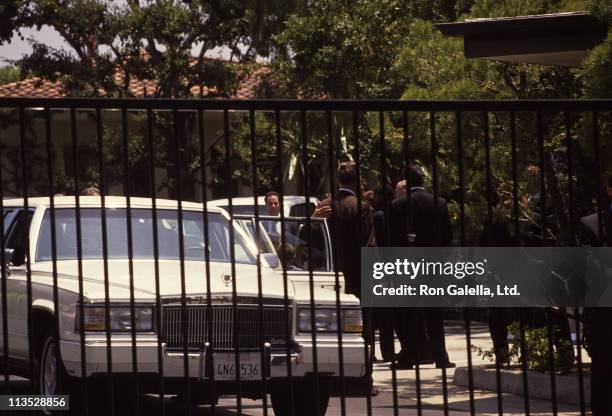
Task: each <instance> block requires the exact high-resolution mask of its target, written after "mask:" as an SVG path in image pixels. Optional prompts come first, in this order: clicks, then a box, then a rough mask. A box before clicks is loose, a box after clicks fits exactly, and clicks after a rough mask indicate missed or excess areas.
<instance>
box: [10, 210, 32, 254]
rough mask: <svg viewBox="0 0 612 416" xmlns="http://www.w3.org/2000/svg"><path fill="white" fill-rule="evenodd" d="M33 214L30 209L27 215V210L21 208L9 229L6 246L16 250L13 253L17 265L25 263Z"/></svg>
mask: <svg viewBox="0 0 612 416" xmlns="http://www.w3.org/2000/svg"><path fill="white" fill-rule="evenodd" d="M32 215H33V213H32V211H28V212H27V215H26V212H25V210H19V212H18V213H17V215H16V216H15V218H14V219H13V221H12V222H11V224H10V226H9V227H8V229H7V239H6V248H12V249H13V250H15V251H14V253H13V264H14V265H16V266H19V265H22V264H23V263H25V256H26V252H27V244H28V233H29V232H30V222H31V221H32Z"/></svg>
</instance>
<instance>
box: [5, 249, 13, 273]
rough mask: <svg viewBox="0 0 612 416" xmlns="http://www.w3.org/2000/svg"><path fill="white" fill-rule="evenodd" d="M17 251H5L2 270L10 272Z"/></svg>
mask: <svg viewBox="0 0 612 416" xmlns="http://www.w3.org/2000/svg"><path fill="white" fill-rule="evenodd" d="M14 253H15V250H13V249H12V248H5V249H4V263H3V264H2V268H3V269H6V270H8V266H9V265H10V264H11V263H12V262H13V254H14Z"/></svg>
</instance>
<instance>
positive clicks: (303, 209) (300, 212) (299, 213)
mask: <svg viewBox="0 0 612 416" xmlns="http://www.w3.org/2000/svg"><path fill="white" fill-rule="evenodd" d="M307 207H308V208H309V209H308V210H307ZM315 208H316V206H315V204H313V203H312V202H310V203H309V204H306V203H305V202H302V203H300V204H295V205H293V206H292V207H291V208H290V209H289V216H290V217H307V216H308V215H312V214H313V212H314V210H315ZM308 211H309V212H308Z"/></svg>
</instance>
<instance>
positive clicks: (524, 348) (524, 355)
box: [510, 111, 530, 416]
mask: <svg viewBox="0 0 612 416" xmlns="http://www.w3.org/2000/svg"><path fill="white" fill-rule="evenodd" d="M510 146H511V163H512V218H513V223H514V238H515V239H516V240H517V241H519V240H520V222H519V197H518V169H517V164H518V158H517V143H516V113H515V112H514V111H510ZM519 333H520V337H521V341H520V349H521V373H522V376H523V377H522V378H523V398H524V411H525V415H526V416H529V410H530V409H529V379H528V375H527V355H528V351H527V345H526V343H525V321H524V313H522V312H521V314H520V316H519Z"/></svg>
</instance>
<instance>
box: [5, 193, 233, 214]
mask: <svg viewBox="0 0 612 416" xmlns="http://www.w3.org/2000/svg"><path fill="white" fill-rule="evenodd" d="M129 200H130V207H132V208H151V207H152V206H153V199H152V198H140V197H130V198H129ZM27 202H28V206H30V207H32V208H36V207H48V206H50V205H51V199H50V198H49V197H34V198H28V199H27ZM2 203H3V205H4V206H5V207H7V208H10V207H21V206H24V204H25V200H24V198H14V199H4V200H3V201H2ZM53 204H54V206H55V207H56V208H66V207H74V206H75V205H76V197H74V196H54V197H53ZM79 206H81V207H83V208H90V207H101V206H102V197H100V196H79ZM104 206H105V207H108V208H124V207H126V206H127V198H126V197H123V196H105V197H104ZM155 206H156V207H157V208H159V209H177V208H178V201H176V200H173V199H162V198H156V199H155ZM202 207H203V205H202V204H201V203H198V202H190V201H182V202H181V208H182V209H185V210H198V211H201V210H202ZM208 211H209V212H225V211H224V210H223V209H221V208H218V207H215V206H213V205H209V206H208Z"/></svg>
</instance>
